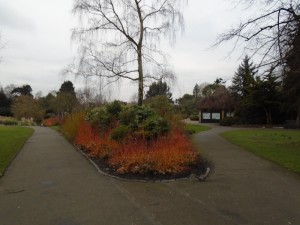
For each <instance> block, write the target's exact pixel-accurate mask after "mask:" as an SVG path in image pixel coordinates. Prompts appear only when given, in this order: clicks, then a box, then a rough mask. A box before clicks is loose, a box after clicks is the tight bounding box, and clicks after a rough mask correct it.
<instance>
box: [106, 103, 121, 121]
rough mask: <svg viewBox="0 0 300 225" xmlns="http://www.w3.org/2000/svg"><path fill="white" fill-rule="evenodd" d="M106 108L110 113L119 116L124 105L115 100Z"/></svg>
mask: <svg viewBox="0 0 300 225" xmlns="http://www.w3.org/2000/svg"><path fill="white" fill-rule="evenodd" d="M106 110H107V112H108V113H109V114H111V115H113V116H115V117H116V118H118V117H119V113H120V112H121V111H122V105H121V103H120V102H119V101H117V100H115V101H113V102H112V103H109V104H107V105H106Z"/></svg>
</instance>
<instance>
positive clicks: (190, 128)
mask: <svg viewBox="0 0 300 225" xmlns="http://www.w3.org/2000/svg"><path fill="white" fill-rule="evenodd" d="M210 129H211V128H210V127H207V126H203V125H198V124H185V126H184V130H185V131H186V133H187V134H190V135H191V134H196V133H200V132H203V131H207V130H210Z"/></svg>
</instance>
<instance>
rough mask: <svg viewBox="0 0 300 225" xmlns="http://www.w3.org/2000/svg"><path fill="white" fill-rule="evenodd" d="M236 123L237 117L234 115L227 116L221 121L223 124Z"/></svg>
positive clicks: (230, 124)
mask: <svg viewBox="0 0 300 225" xmlns="http://www.w3.org/2000/svg"><path fill="white" fill-rule="evenodd" d="M233 124H235V119H234V118H233V117H225V118H223V119H222V120H221V121H220V125H221V126H232V125H233Z"/></svg>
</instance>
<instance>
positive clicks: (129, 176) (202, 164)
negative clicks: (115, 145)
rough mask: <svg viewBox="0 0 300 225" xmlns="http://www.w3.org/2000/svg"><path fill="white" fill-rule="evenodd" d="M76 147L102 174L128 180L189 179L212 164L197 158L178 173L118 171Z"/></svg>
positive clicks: (201, 173) (105, 161) (198, 174)
mask: <svg viewBox="0 0 300 225" xmlns="http://www.w3.org/2000/svg"><path fill="white" fill-rule="evenodd" d="M76 148H77V149H79V151H80V152H81V153H82V154H83V155H84V156H85V157H87V158H88V159H89V160H90V161H92V162H93V164H94V166H96V167H97V169H98V170H100V172H101V173H103V174H104V175H107V176H110V177H114V178H118V179H122V180H130V181H150V182H160V181H172V180H181V179H190V178H191V175H196V176H197V177H199V176H201V175H204V174H205V172H206V170H207V168H208V167H209V168H210V169H211V170H212V169H213V165H212V163H211V162H210V161H208V160H206V159H199V160H198V162H197V164H196V165H194V166H192V167H190V169H189V170H188V171H185V172H183V173H178V174H172V173H166V174H159V173H153V172H148V173H145V174H139V173H123V174H122V173H118V171H117V169H116V168H112V167H111V166H110V165H109V164H108V162H107V160H105V159H103V158H99V157H92V156H89V152H88V151H87V150H85V149H83V148H81V147H80V146H76Z"/></svg>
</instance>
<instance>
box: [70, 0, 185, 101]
mask: <svg viewBox="0 0 300 225" xmlns="http://www.w3.org/2000/svg"><path fill="white" fill-rule="evenodd" d="M184 1H185V0H156V1H152V0H74V6H73V13H74V14H76V15H79V17H80V19H81V26H80V27H78V28H77V29H74V31H73V34H72V37H73V39H74V40H78V41H79V42H80V44H81V48H80V50H79V53H80V58H81V59H80V60H79V64H78V72H77V74H79V73H80V74H82V75H83V76H91V75H96V76H101V77H104V78H106V79H107V80H108V83H110V82H114V81H118V80H119V79H121V78H125V79H129V80H132V81H138V83H139V104H141V101H142V99H143V87H144V81H146V80H148V79H156V78H157V77H161V76H164V75H165V76H169V74H170V73H166V72H163V71H165V68H164V66H163V64H164V63H165V62H166V60H165V57H163V53H162V52H161V51H159V50H158V44H159V41H160V38H161V36H162V35H164V36H168V37H169V38H170V39H172V38H173V39H175V32H176V30H177V27H179V28H181V29H183V16H182V13H181V10H182V5H183V2H184ZM153 71H155V72H153ZM158 71H160V72H158ZM157 72H158V73H157Z"/></svg>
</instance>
